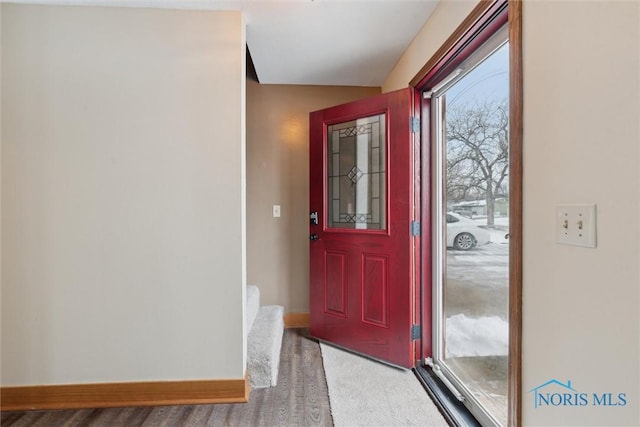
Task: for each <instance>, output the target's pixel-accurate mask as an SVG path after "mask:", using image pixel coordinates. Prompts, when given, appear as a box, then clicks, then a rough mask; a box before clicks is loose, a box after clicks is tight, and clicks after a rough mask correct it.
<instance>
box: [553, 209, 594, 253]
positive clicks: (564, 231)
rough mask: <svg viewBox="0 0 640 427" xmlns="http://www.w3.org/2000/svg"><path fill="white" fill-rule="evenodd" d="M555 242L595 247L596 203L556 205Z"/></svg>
mask: <svg viewBox="0 0 640 427" xmlns="http://www.w3.org/2000/svg"><path fill="white" fill-rule="evenodd" d="M556 242H557V243H560V244H563V245H573V246H584V247H587V248H595V247H596V205H595V204H584V205H558V206H556Z"/></svg>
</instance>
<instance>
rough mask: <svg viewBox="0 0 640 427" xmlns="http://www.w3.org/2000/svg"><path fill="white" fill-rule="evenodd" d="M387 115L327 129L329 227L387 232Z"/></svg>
mask: <svg viewBox="0 0 640 427" xmlns="http://www.w3.org/2000/svg"><path fill="white" fill-rule="evenodd" d="M385 119H386V117H385V114H384V113H383V114H379V115H376V116H371V117H365V118H359V119H356V120H352V121H349V122H343V123H338V124H334V125H331V126H328V128H327V179H328V186H327V189H328V191H327V226H328V227H329V228H343V229H359V230H385V229H386V226H387V224H386V219H387V218H386V211H387V209H386V199H387V194H386V187H387V186H386V180H387V178H386V169H387V168H386V164H387V162H386V158H387V153H386V150H387V138H386V126H385Z"/></svg>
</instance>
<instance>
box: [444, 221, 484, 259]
mask: <svg viewBox="0 0 640 427" xmlns="http://www.w3.org/2000/svg"><path fill="white" fill-rule="evenodd" d="M490 241H491V235H490V234H489V232H488V231H487V230H484V229H482V228H480V227H478V226H477V225H476V223H475V222H474V221H472V220H470V219H469V218H465V217H463V216H462V215H459V214H457V213H454V212H447V247H448V248H454V249H458V250H461V251H468V250H469V249H473V248H475V247H476V246H478V245H485V244H487V243H489V242H490Z"/></svg>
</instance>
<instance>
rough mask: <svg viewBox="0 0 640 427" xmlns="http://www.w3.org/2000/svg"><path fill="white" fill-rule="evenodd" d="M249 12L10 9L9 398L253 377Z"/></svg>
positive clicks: (5, 72)
mask: <svg viewBox="0 0 640 427" xmlns="http://www.w3.org/2000/svg"><path fill="white" fill-rule="evenodd" d="M244 50H245V40H244V25H243V23H242V18H241V15H240V14H239V13H236V12H184V11H182V12H179V11H168V10H148V9H129V8H127V9H119V8H98V7H87V8H85V7H45V6H20V5H10V4H3V5H2V56H3V58H2V89H3V92H2V245H1V246H2V254H3V257H2V385H3V386H8V385H23V384H54V383H91V382H110V381H140V380H163V379H216V378H241V377H243V376H244V370H245V362H244V360H245V351H246V350H245V348H244V345H243V336H244V334H243V305H244V304H243V302H244V299H243V293H244V288H243V277H244V276H243V275H244V270H245V266H244V264H243V260H244V255H243V252H244V245H243V240H242V232H243V222H244V210H243V198H244V197H243V196H244V194H243V188H244V181H245V180H244V176H243V171H244V141H243V136H244V134H243V127H244V122H243V120H244V111H243V108H244V101H243V100H244V84H245V82H244Z"/></svg>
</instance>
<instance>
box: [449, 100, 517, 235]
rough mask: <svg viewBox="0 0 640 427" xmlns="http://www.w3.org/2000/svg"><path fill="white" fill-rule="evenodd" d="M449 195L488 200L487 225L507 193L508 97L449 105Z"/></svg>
mask: <svg viewBox="0 0 640 427" xmlns="http://www.w3.org/2000/svg"><path fill="white" fill-rule="evenodd" d="M447 107H448V109H447V116H446V118H447V119H446V135H447V197H448V198H449V200H452V201H463V200H478V199H480V198H484V200H485V201H486V214H487V225H494V217H495V202H496V199H497V198H499V197H504V196H505V195H506V194H507V189H506V186H507V184H508V182H507V181H506V180H505V179H506V177H507V174H508V172H509V107H508V104H507V101H506V100H503V101H500V102H495V101H485V102H482V103H475V104H466V105H465V104H462V105H458V106H455V105H454V106H449V105H448V106H447Z"/></svg>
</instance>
